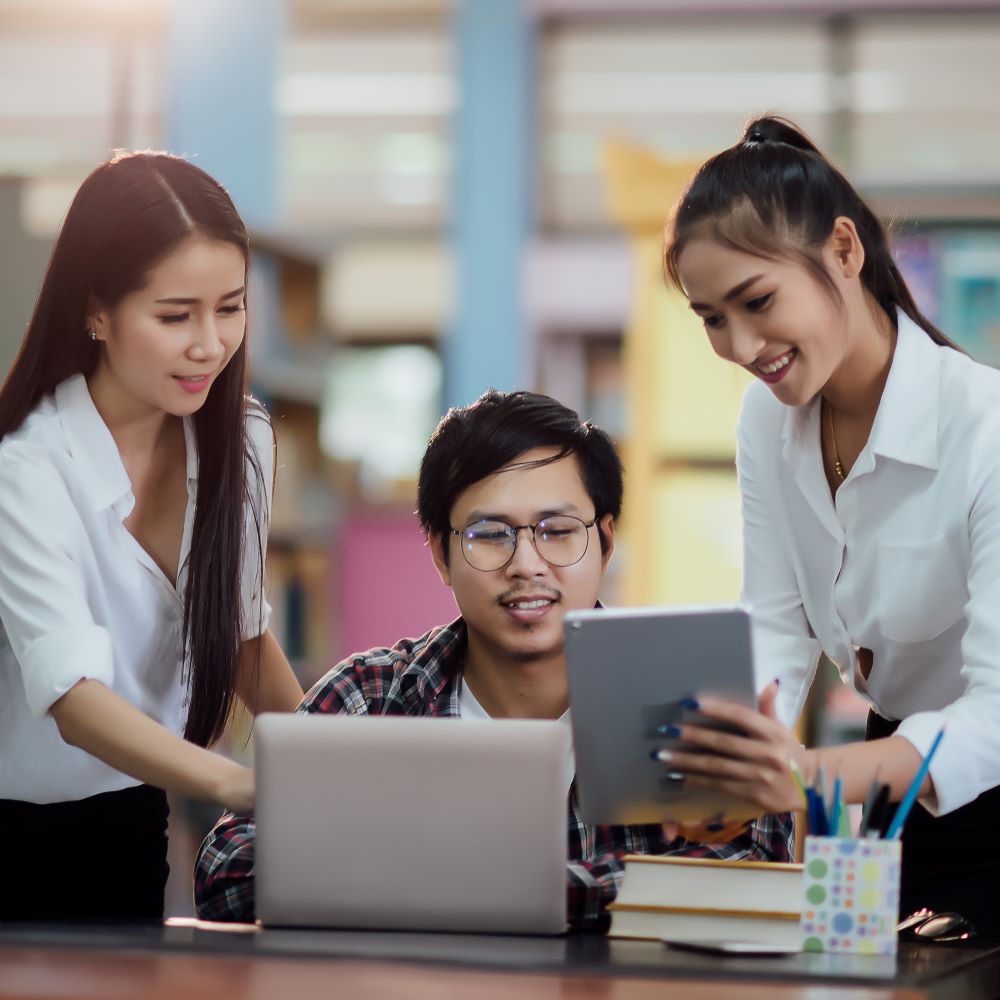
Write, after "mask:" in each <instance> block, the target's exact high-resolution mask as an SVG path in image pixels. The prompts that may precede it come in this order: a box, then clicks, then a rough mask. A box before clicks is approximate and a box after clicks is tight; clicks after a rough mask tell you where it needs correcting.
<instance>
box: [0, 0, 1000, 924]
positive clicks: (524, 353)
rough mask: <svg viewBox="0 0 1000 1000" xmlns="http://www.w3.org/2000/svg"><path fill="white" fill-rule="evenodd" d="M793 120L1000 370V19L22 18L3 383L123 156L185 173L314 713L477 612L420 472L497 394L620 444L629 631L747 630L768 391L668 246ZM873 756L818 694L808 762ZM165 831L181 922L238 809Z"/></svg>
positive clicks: (765, 3)
mask: <svg viewBox="0 0 1000 1000" xmlns="http://www.w3.org/2000/svg"><path fill="white" fill-rule="evenodd" d="M769 110H770V111H776V112H779V113H782V114H785V115H787V116H789V117H791V118H792V119H794V120H795V121H797V122H798V123H799V124H800V125H801V126H803V127H804V128H805V129H806V130H808V131H809V132H810V133H811V135H812V137H813V138H814V140H816V141H817V143H818V144H819V145H820V146H821V147H822V148H823V149H825V150H826V151H828V152H829V153H830V155H831V156H832V157H833V159H834V160H835V161H836V162H837V163H838V164H839V165H840V166H841V167H842V169H844V170H845V171H846V172H847V173H848V174H849V176H851V177H852V178H853V179H854V180H855V181H856V183H857V185H858V186H859V188H860V189H861V190H862V192H863V193H864V194H866V195H867V196H868V197H869V199H870V201H871V202H872V203H873V205H874V206H875V207H876V209H877V210H878V211H879V212H880V213H881V214H882V215H883V217H885V218H886V219H887V220H889V221H891V222H892V223H893V226H894V233H895V236H894V240H895V247H896V252H897V256H898V259H899V262H900V264H901V266H902V267H903V270H904V272H905V273H906V275H907V276H908V278H909V280H910V282H911V286H912V287H913V290H914V292H915V294H916V297H917V299H918V301H919V302H920V304H921V305H922V307H923V308H924V310H925V311H926V312H927V314H928V315H929V316H930V318H931V319H932V320H933V321H935V322H936V323H938V324H939V325H940V326H941V327H942V328H943V329H944V330H945V331H947V332H948V333H950V334H951V335H952V336H953V337H955V338H956V339H957V340H958V341H959V342H960V343H962V344H963V345H964V346H966V347H967V348H968V349H969V350H970V352H971V353H972V354H973V355H974V356H976V357H978V358H980V359H982V360H984V361H987V362H990V363H997V362H1000V5H998V4H997V3H972V2H964V0H950V2H940V3H931V2H922V0H908V2H906V0H898V2H891V0H883V2H868V3H864V2H846V0H844V2H841V0H829V2H821V0H800V2H792V0H758V2H753V0H727V2H723V0H700V2H697V0H689V2H684V0H0V227H2V232H3V240H2V241H0V320H2V321H0V373H5V372H6V371H7V370H8V368H9V366H10V363H11V361H12V360H13V357H14V355H15V353H16V350H17V347H18V344H19V342H20V339H21V337H22V335H23V332H24V328H25V325H26V323H27V321H28V318H29V315H30V312H31V309H32V306H33V303H34V298H35V295H36V293H37V289H38V286H39V283H40V280H41V276H42V273H43V271H44V268H45V265H46V261H47V259H48V254H49V251H50V249H51V244H52V241H53V239H54V236H55V234H56V232H57V230H58V227H59V224H60V221H61V218H62V216H63V214H64V213H65V210H66V208H67V206H68V204H69V201H70V199H71V198H72V195H73V193H74V191H75V189H76V187H77V186H78V185H79V183H80V181H81V180H82V179H83V178H84V177H85V176H86V174H87V173H88V172H89V171H90V170H91V169H92V168H93V167H94V166H95V165H96V164H97V163H98V162H100V161H101V160H103V159H105V158H107V156H108V155H109V154H110V152H111V151H112V150H113V149H115V148H128V149H141V148H163V149H169V150H171V151H172V152H176V153H182V154H186V155H188V156H190V157H191V158H193V159H194V160H195V162H197V163H198V164H200V165H201V166H202V167H204V168H205V169H206V170H208V171H209V172H210V173H212V174H213V175H214V176H216V177H217V178H218V179H219V180H221V181H222V182H223V183H224V184H225V185H226V186H227V188H228V189H229V190H230V192H231V193H232V195H233V197H234V199H235V201H236V204H237V207H238V208H239V209H240V211H241V213H242V214H243V216H244V218H245V219H246V221H247V223H248V225H249V226H250V228H251V230H252V233H253V238H254V246H255V256H254V261H253V271H252V281H251V291H250V300H249V301H250V306H249V308H250V314H251V315H250V324H251V326H250V330H251V332H250V338H251V340H250V343H251V357H252V380H253V388H254V392H255V393H256V394H257V395H258V396H259V397H260V398H261V399H262V400H263V401H264V402H265V403H266V405H267V406H268V408H269V410H270V412H271V414H272V418H273V420H274V424H275V428H276V432H277V437H278V462H279V465H278V471H277V485H276V493H275V503H274V516H273V524H272V532H271V539H270V552H269V557H268V580H269V596H270V601H271V604H272V605H273V607H274V617H273V619H272V629H273V630H274V631H275V633H276V634H277V636H278V638H279V640H280V641H281V642H282V644H283V646H284V648H285V649H286V651H287V652H288V655H289V657H290V659H291V660H292V661H293V663H294V664H295V667H296V670H297V671H298V672H299V674H300V677H301V679H302V681H303V683H304V684H305V685H306V686H307V687H308V686H309V685H310V684H311V683H312V682H313V681H314V680H315V679H316V678H318V677H319V676H320V675H321V674H322V673H324V672H325V671H326V670H327V669H328V668H329V667H330V666H332V665H333V664H334V663H335V662H336V661H337V660H338V659H340V658H341V657H342V656H344V655H345V654H347V653H349V652H352V651H354V650H359V649H363V648H366V647H368V646H371V645H374V644H383V643H385V642H392V641H395V639H397V638H398V637H400V636H402V635H406V634H410V635H417V634H420V633H422V632H424V631H425V630H426V629H427V628H428V627H430V626H431V625H434V624H438V623H441V622H443V621H446V620H448V619H449V618H451V617H453V616H454V614H455V608H454V603H453V601H452V600H451V596H450V592H449V591H447V590H446V589H445V588H444V587H443V586H442V585H441V584H440V581H439V580H438V579H437V577H436V575H435V574H434V572H433V569H432V567H431V563H430V559H429V556H428V554H427V552H426V550H425V548H424V542H423V537H422V535H421V532H420V530H419V526H418V524H417V521H416V519H415V517H414V516H413V509H414V505H415V497H414V486H415V476H416V472H417V467H418V463H419V459H420V456H421V454H422V451H423V448H424V445H425V443H426V440H427V437H428V435H429V433H430V432H431V430H432V429H433V427H434V424H435V423H436V421H437V420H438V418H439V417H440V416H441V414H442V413H443V412H444V411H445V409H446V408H447V407H448V406H450V405H455V404H464V403H467V402H470V401H471V400H472V399H474V398H475V397H476V396H477V395H479V393H480V392H482V391H483V390H484V389H486V388H487V387H489V386H497V387H499V388H503V389H511V388H518V387H526V388H533V389H537V390H540V391H544V392H548V393H550V394H552V395H554V396H556V397H557V398H559V399H560V400H561V401H562V402H564V403H566V404H567V405H569V406H572V407H573V408H575V409H577V410H578V411H579V412H580V413H581V414H582V415H584V416H586V417H589V418H591V419H593V420H595V421H597V422H598V423H600V424H602V425H603V426H604V427H605V428H606V429H608V430H609V431H610V432H611V433H612V434H613V436H614V437H615V438H616V440H617V441H618V442H619V444H620V446H621V448H622V451H623V454H624V457H625V460H626V465H627V470H628V478H627V484H626V492H627V507H626V513H625V517H624V518H623V523H622V531H621V538H622V544H621V546H620V549H619V552H618V554H617V555H616V559H615V562H614V566H613V572H612V573H611V574H610V576H609V579H608V582H607V593H606V594H605V597H606V598H607V599H608V600H609V601H612V602H617V603H626V602H627V603H661V604H676V603H696V602H705V601H731V600H733V599H734V598H735V597H736V594H737V590H738V586H739V561H740V526H739V514H738V498H737V494H736V483H735V473H734V468H733V457H734V456H733V452H734V436H733V427H734V423H735V418H736V413H737V409H738V405H739V400H740V397H741V395H742V392H743V388H744V386H745V380H744V379H743V378H742V376H741V373H739V372H738V371H735V370H730V369H728V368H727V367H725V366H724V365H723V364H722V363H721V362H718V361H716V360H715V359H714V358H713V357H712V356H711V354H710V352H709V351H708V348H707V345H706V343H705V338H704V336H703V334H702V332H701V330H700V327H699V326H698V324H697V322H695V321H694V320H693V318H692V317H691V316H690V315H689V314H688V313H687V311H686V310H685V309H684V308H683V307H682V304H680V303H679V301H678V300H677V297H676V295H673V294H672V293H670V292H668V291H667V290H666V289H665V288H664V287H663V283H662V280H661V279H660V276H659V259H658V248H659V234H660V231H661V229H662V226H663V223H664V221H665V219H666V217H667V214H668V212H669V209H670V207H671V204H672V202H673V201H674V199H675V198H676V196H677V194H678V193H679V191H680V189H681V187H682V186H683V184H684V182H685V181H686V180H687V178H688V177H689V176H690V173H691V172H692V170H693V168H694V167H695V166H696V165H697V164H698V163H699V162H700V161H701V160H703V159H704V158H706V157H707V156H708V155H710V154H712V153H714V152H716V151H717V150H719V149H721V148H723V147H725V146H728V145H731V144H732V143H733V142H735V141H736V140H737V139H738V137H739V135H740V132H741V128H742V125H743V123H744V122H745V121H746V119H747V118H748V117H749V116H751V115H754V114H757V113H760V112H763V111H769ZM859 727H860V728H863V711H862V710H861V709H860V707H859V703H858V702H857V700H855V699H854V698H853V696H851V695H850V693H849V692H847V691H845V690H844V689H841V688H839V687H838V686H832V685H831V684H830V677H829V676H828V674H827V673H824V674H823V676H821V678H820V679H819V683H818V684H817V690H816V692H814V698H813V700H812V709H811V714H810V717H809V728H810V729H811V732H810V733H807V735H809V736H811V737H812V738H814V739H817V740H819V741H821V742H832V741H836V740H840V739H846V738H853V737H854V736H856V735H857V734H858V732H859ZM236 742H237V745H238V746H241V745H242V742H243V741H241V740H240V739H239V738H237V741H236ZM175 819H176V820H177V823H176V826H175V830H174V834H175V835H174V838H173V839H174V845H175V846H174V848H173V850H174V877H173V879H172V883H171V895H170V900H169V902H168V912H170V913H185V912H188V911H189V908H190V901H189V880H188V872H189V870H190V858H191V856H192V854H193V850H194V846H195V845H196V842H197V838H198V836H199V831H200V830H201V829H203V828H204V826H205V824H206V823H210V822H211V821H212V820H213V819H214V812H213V811H211V810H210V811H208V812H207V813H206V812H205V811H201V812H199V810H198V808H197V807H195V806H193V805H192V804H189V803H176V804H175Z"/></svg>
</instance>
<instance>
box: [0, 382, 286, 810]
mask: <svg viewBox="0 0 1000 1000" xmlns="http://www.w3.org/2000/svg"><path fill="white" fill-rule="evenodd" d="M247 426H248V435H249V437H250V440H251V442H252V447H254V448H255V450H256V453H257V455H258V456H259V462H260V466H261V470H262V472H263V480H264V496H263V497H260V496H258V499H257V507H258V510H259V512H260V514H259V516H260V520H261V526H262V532H261V534H262V542H264V541H266V537H267V534H266V533H267V524H268V520H269V511H270V490H271V470H272V465H273V452H272V437H271V430H270V427H269V425H268V422H267V418H266V417H265V416H264V415H263V413H257V412H255V413H254V414H253V415H252V416H251V417H250V418H249V420H248V425H247ZM184 441H185V446H186V453H187V494H188V499H187V509H186V511H185V514H184V533H183V538H182V541H181V549H180V563H179V565H180V570H179V573H178V577H177V583H176V585H173V584H171V583H170V581H169V580H168V579H167V577H166V576H165V575H164V574H163V572H162V571H161V570H160V568H159V567H158V566H157V565H156V563H155V561H154V560H153V559H152V558H151V557H150V555H149V554H148V553H147V552H146V551H145V550H144V549H143V548H142V546H140V545H139V543H138V542H137V541H136V540H135V538H134V537H133V536H132V535H131V534H130V533H129V532H128V530H127V529H126V528H125V526H124V524H123V521H124V520H125V518H126V517H128V515H129V514H130V513H131V511H132V509H133V507H134V506H135V499H134V497H133V495H132V488H131V483H130V481H129V478H128V474H127V473H126V471H125V467H124V465H123V464H122V461H121V457H120V455H119V453H118V448H117V446H116V445H115V442H114V439H113V437H112V436H111V432H110V431H109V430H108V428H107V425H106V424H105V423H104V421H103V420H102V419H101V416H100V414H99V413H98V412H97V409H96V407H95V406H94V403H93V400H92V399H91V397H90V392H89V390H88V389H87V383H86V380H85V379H84V377H83V376H82V375H75V376H73V377H71V378H69V379H67V380H66V381H65V382H63V383H61V384H60V385H59V386H57V388H56V390H55V393H54V395H52V396H47V397H45V398H44V399H43V400H42V401H41V402H40V403H39V404H38V406H37V407H36V408H35V409H34V410H33V411H32V413H31V414H30V415H29V416H28V417H27V419H26V420H25V421H24V423H23V424H22V425H21V426H20V427H19V428H18V429H17V430H16V431H14V432H13V433H10V434H8V435H7V436H6V437H4V438H3V440H2V441H0V798H3V799H20V800H23V801H28V802H38V803H44V802H60V801H66V800H72V799H81V798H84V797H86V796H88V795H95V794H98V793H100V792H108V791H116V790H119V789H122V788H127V787H129V786H132V785H135V784H137V783H138V782H136V780H135V779H134V778H131V777H129V776H128V775H125V774H122V773H121V772H120V771H116V770H114V769H113V768H111V767H109V766H108V765H107V764H104V763H103V762H102V761H100V760H98V759H97V758H96V757H93V756H91V755H90V754H88V753H86V752H85V751H83V750H80V749H78V748H76V747H71V746H69V745H68V744H67V743H65V742H64V741H63V739H62V737H61V736H60V735H59V730H58V728H57V727H56V724H55V722H54V720H53V719H52V717H51V716H50V715H49V714H48V710H49V708H50V707H51V705H52V704H53V702H55V701H56V700H57V699H58V698H59V697H61V696H62V695H63V694H65V693H66V692H67V691H68V690H69V689H70V688H72V687H73V685H74V684H76V683H77V681H79V680H81V679H82V678H84V677H87V678H92V679H94V680H99V681H101V682H102V683H103V684H106V685H107V686H108V687H109V688H111V689H112V690H113V691H116V692H117V693H118V694H120V695H121V696H122V697H123V698H125V699H126V700H127V701H129V702H131V703H132V704H133V705H135V706H136V707H137V708H139V709H141V710H142V711H143V712H145V713H146V714H147V715H149V716H151V717H152V718H154V719H156V720H157V721H158V722H160V723H162V724H163V725H164V726H166V727H167V728H168V729H170V730H171V731H173V732H175V733H178V734H181V733H183V731H184V725H185V722H186V719H187V706H188V691H187V683H186V681H187V677H186V672H182V656H183V643H182V626H183V613H184V590H185V583H186V579H187V558H188V554H189V551H190V548H191V532H192V528H193V526H194V512H195V500H196V498H197V487H198V453H197V445H196V441H195V433H194V424H193V421H192V420H191V419H190V418H185V420H184ZM248 482H249V483H250V484H251V485H253V484H255V483H256V478H255V476H254V475H253V474H252V471H248ZM261 508H263V509H261ZM245 537H246V539H247V540H246V541H245V542H244V552H245V556H244V566H243V586H242V594H243V607H244V621H245V627H244V639H249V638H253V637H254V636H256V635H259V634H261V633H262V632H263V631H264V630H265V629H266V628H267V622H268V617H269V615H270V610H271V609H270V606H269V605H268V604H267V600H266V598H265V597H264V593H263V587H262V580H261V578H260V565H261V561H262V560H261V558H260V556H262V555H263V553H261V554H260V556H259V555H258V551H257V544H256V541H254V539H255V537H256V527H255V525H254V520H253V517H252V514H251V512H250V511H249V510H248V512H247V528H246V536H245Z"/></svg>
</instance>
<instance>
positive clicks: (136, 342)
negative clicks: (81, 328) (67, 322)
mask: <svg viewBox="0 0 1000 1000" xmlns="http://www.w3.org/2000/svg"><path fill="white" fill-rule="evenodd" d="M245 283H246V261H245V260H244V257H243V254H242V252H241V251H240V249H239V248H238V247H236V246H234V245H233V244H231V243H222V242H215V241H212V242H210V241H207V240H205V239H203V238H201V237H198V236H191V237H188V238H187V239H186V240H184V241H183V242H182V243H181V244H180V245H179V246H178V247H177V248H176V249H175V250H174V251H172V252H171V253H170V254H168V255H167V256H166V257H165V258H163V260H161V261H160V262H159V264H157V265H156V266H155V267H154V268H153V269H152V271H151V272H150V274H149V277H148V280H147V282H146V284H145V286H144V287H143V288H140V289H139V290H138V291H136V292H132V293H131V294H130V295H126V296H125V297H124V298H123V299H122V300H121V302H119V303H118V304H117V305H116V306H115V307H114V308H112V309H102V308H100V307H95V308H94V310H93V311H92V312H91V314H90V315H89V316H88V325H89V327H90V328H91V329H93V330H94V331H95V332H96V333H97V339H98V340H99V341H100V342H101V343H102V344H103V349H102V351H101V357H100V361H99V363H98V366H97V369H96V371H95V372H94V375H93V376H92V378H91V391H92V393H97V394H100V396H101V398H102V399H103V400H105V401H108V402H109V403H111V404H112V405H116V406H118V407H119V408H125V409H131V410H140V411H143V410H148V411H163V412H165V413H168V414H171V415H173V416H187V415H189V414H191V413H194V412H195V411H196V410H198V409H200V408H201V406H202V405H203V404H204V402H205V400H206V398H207V397H208V392H209V389H210V388H211V386H212V384H213V382H214V381H215V379H216V377H217V376H218V375H219V373H220V372H221V371H222V370H223V369H224V368H225V367H226V365H227V364H228V363H229V361H230V360H231V359H232V357H233V355H234V354H235V353H236V351H237V350H238V349H239V346H240V344H241V343H242V342H243V336H244V333H245V331H246V312H245V304H244V300H245V292H246V289H245V287H244V286H245ZM95 398H96V396H95Z"/></svg>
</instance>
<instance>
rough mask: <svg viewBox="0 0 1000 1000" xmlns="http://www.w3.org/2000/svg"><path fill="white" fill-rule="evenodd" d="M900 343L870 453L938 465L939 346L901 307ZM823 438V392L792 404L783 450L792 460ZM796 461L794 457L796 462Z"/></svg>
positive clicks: (884, 392)
mask: <svg viewBox="0 0 1000 1000" xmlns="http://www.w3.org/2000/svg"><path fill="white" fill-rule="evenodd" d="M897 330H898V333H897V336H896V348H895V350H894V351H893V355H892V363H891V364H890V366H889V375H888V378H887V379H886V383H885V388H884V389H883V390H882V398H881V400H880V401H879V405H878V411H877V413H876V414H875V422H874V424H873V425H872V431H871V435H870V437H869V445H870V450H871V453H872V454H877V455H882V456H883V457H885V458H891V459H895V460H896V461H899V462H905V463H907V464H909V465H919V466H923V467H924V468H928V469H936V468H937V463H938V405H939V400H938V392H939V383H940V373H939V367H940V353H939V352H940V350H942V348H940V347H939V346H938V345H937V344H935V343H934V341H932V340H931V338H930V337H929V336H928V335H927V333H926V332H925V331H924V330H922V329H921V328H920V327H919V326H917V324H916V323H914V322H913V320H912V319H910V317H909V316H907V315H906V314H905V313H903V312H898V313H897ZM818 440H819V397H818V396H817V397H816V398H815V399H813V400H811V401H810V402H808V403H806V404H805V405H804V406H798V407H789V408H788V412H787V413H786V414H785V423H784V428H783V431H782V443H783V451H782V454H783V456H784V458H785V460H786V461H793V460H794V458H795V455H796V453H797V454H798V456H799V457H800V458H801V457H802V456H804V455H805V454H807V453H811V452H812V451H813V450H814V448H815V442H816V441H818ZM793 464H794V461H793Z"/></svg>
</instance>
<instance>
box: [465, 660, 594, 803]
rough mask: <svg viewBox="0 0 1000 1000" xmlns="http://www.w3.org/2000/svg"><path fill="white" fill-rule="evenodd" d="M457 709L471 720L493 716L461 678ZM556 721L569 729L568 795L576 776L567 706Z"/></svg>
mask: <svg viewBox="0 0 1000 1000" xmlns="http://www.w3.org/2000/svg"><path fill="white" fill-rule="evenodd" d="M458 711H459V718H461V719H466V720H471V721H478V722H483V721H487V722H488V721H492V719H493V716H492V715H490V714H489V713H488V712H487V711H486V709H485V708H483V706H482V705H480V704H479V701H478V699H477V698H476V696H475V695H474V694H473V693H472V691H471V690H470V689H469V685H468V684H466V683H465V680H464V679H463V680H462V686H461V687H460V688H459V691H458ZM557 721H558V722H561V723H562V724H563V725H564V726H565V727H566V728H567V729H568V730H569V734H570V736H569V749H568V750H567V754H568V762H567V766H566V774H567V775H568V776H569V778H568V784H567V785H566V794H567V795H569V790H570V787H571V786H572V784H573V779H574V778H575V777H576V755H575V754H574V752H573V723H572V720H571V717H570V710H569V709H568V708H567V709H566V711H565V712H563V714H562V715H560V716H559V719H558V720H557Z"/></svg>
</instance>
